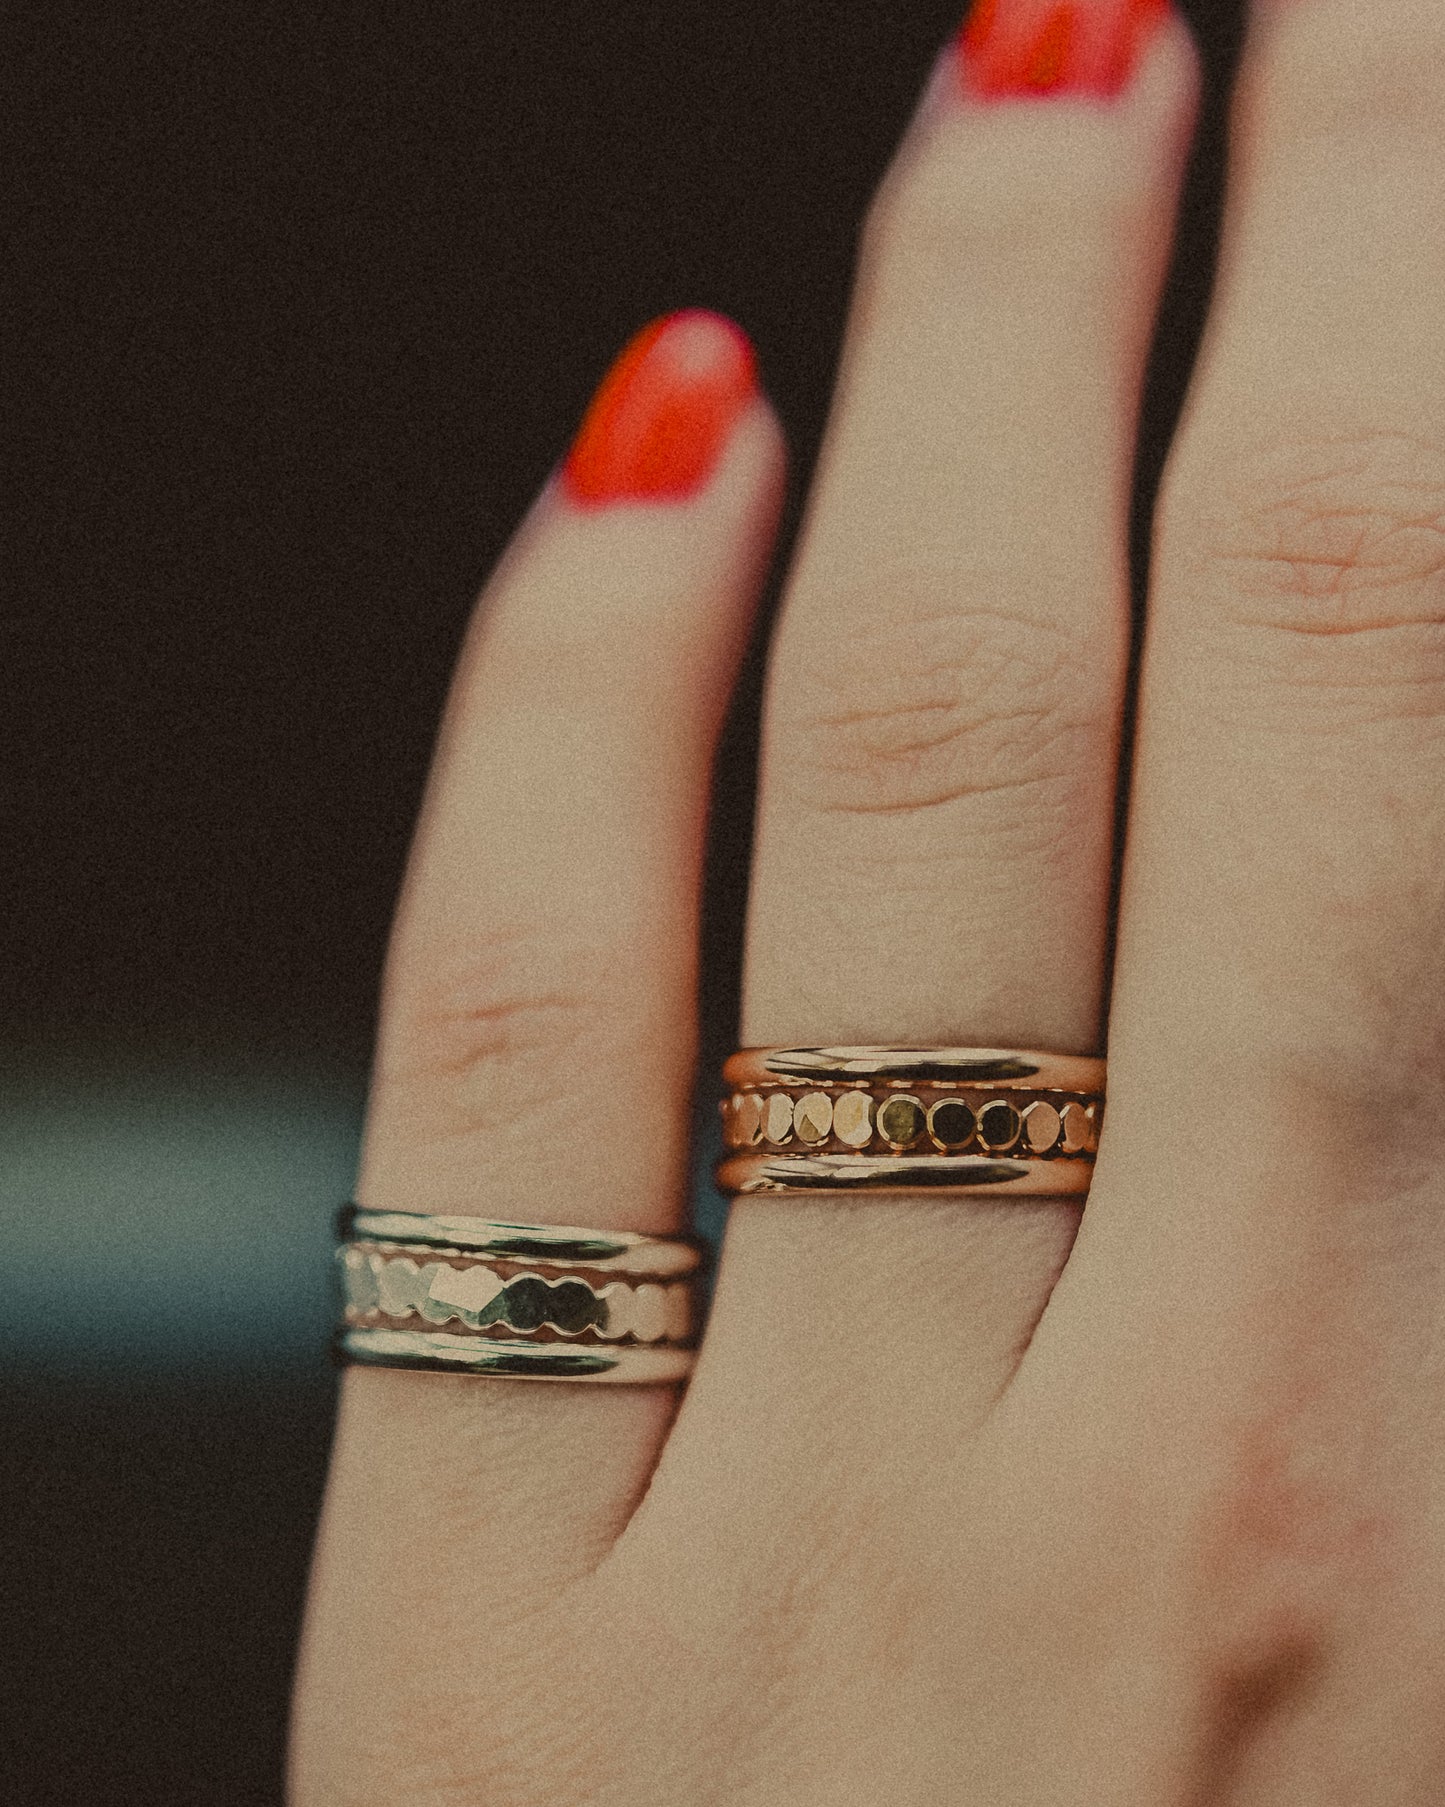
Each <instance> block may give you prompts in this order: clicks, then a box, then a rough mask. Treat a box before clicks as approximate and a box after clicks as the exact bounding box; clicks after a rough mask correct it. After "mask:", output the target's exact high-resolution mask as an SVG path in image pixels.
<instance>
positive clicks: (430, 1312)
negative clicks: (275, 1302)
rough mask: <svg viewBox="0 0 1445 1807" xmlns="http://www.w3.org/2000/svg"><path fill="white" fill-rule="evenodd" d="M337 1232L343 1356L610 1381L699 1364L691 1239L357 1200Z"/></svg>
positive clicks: (661, 1376) (682, 1371) (696, 1268)
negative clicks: (368, 1205)
mask: <svg viewBox="0 0 1445 1807" xmlns="http://www.w3.org/2000/svg"><path fill="white" fill-rule="evenodd" d="M340 1231H341V1238H342V1240H341V1246H340V1247H339V1248H338V1250H337V1252H336V1253H337V1267H338V1270H339V1276H340V1282H341V1296H342V1318H341V1325H340V1328H339V1329H338V1331H337V1337H336V1353H337V1354H338V1356H339V1357H340V1358H341V1359H342V1360H343V1361H348V1362H357V1363H361V1364H363V1365H365V1366H371V1367H391V1368H433V1369H441V1370H444V1371H447V1372H451V1373H458V1374H463V1373H465V1374H501V1375H509V1376H521V1377H526V1378H529V1379H537V1380H590V1381H612V1382H618V1381H623V1382H627V1381H631V1382H637V1381H670V1380H681V1379H683V1378H684V1377H685V1376H686V1374H687V1373H688V1370H689V1369H690V1367H691V1365H692V1350H693V1348H694V1347H695V1345H696V1339H697V1311H698V1303H699V1302H698V1297H697V1277H698V1275H699V1273H700V1271H701V1268H702V1259H703V1256H702V1249H701V1246H700V1245H699V1244H697V1243H694V1242H690V1241H687V1240H684V1239H682V1238H677V1239H670V1240H665V1239H663V1238H661V1237H653V1236H638V1235H632V1234H627V1233H623V1232H620V1231H616V1232H608V1231H596V1230H572V1229H563V1228H560V1227H557V1226H555V1225H546V1226H543V1225H533V1224H509V1223H497V1222H493V1221H492V1220H490V1219H486V1218H479V1217H433V1216H425V1215H422V1214H421V1213H419V1212H411V1211H366V1210H362V1209H360V1208H359V1207H358V1206H355V1205H349V1206H347V1208H346V1209H345V1210H344V1211H343V1212H342V1214H341V1223H340Z"/></svg>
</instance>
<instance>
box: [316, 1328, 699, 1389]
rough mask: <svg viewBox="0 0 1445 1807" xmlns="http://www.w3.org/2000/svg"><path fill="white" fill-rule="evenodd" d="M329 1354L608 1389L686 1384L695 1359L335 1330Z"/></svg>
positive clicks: (364, 1363) (670, 1352) (682, 1353)
mask: <svg viewBox="0 0 1445 1807" xmlns="http://www.w3.org/2000/svg"><path fill="white" fill-rule="evenodd" d="M335 1349H336V1354H337V1358H338V1359H339V1360H340V1361H342V1362H347V1363H354V1364H355V1365H357V1366H359V1367H368V1368H414V1369H421V1370H423V1371H424V1372H431V1373H433V1374H489V1375H493V1376H497V1377H500V1378H502V1379H505V1380H574V1381H575V1380H583V1381H591V1382H592V1383H593V1384H594V1385H597V1384H599V1383H600V1384H602V1385H608V1384H610V1385H612V1386H643V1385H653V1386H656V1385H660V1384H662V1383H663V1382H667V1381H678V1380H686V1379H687V1377H688V1375H689V1374H690V1373H691V1372H692V1364H693V1361H694V1359H695V1358H694V1353H693V1351H692V1350H691V1349H640V1348H636V1347H632V1346H629V1345H628V1344H625V1343H622V1344H613V1345H610V1346H602V1345H599V1346H597V1347H594V1348H586V1349H578V1348H573V1347H571V1346H570V1345H568V1344H566V1343H530V1342H527V1341H526V1340H525V1339H523V1338H515V1339H513V1338H508V1339H505V1340H504V1339H502V1338H500V1337H484V1336H447V1335H445V1334H443V1333H441V1332H439V1331H420V1330H341V1331H338V1332H337V1336H336V1343H335Z"/></svg>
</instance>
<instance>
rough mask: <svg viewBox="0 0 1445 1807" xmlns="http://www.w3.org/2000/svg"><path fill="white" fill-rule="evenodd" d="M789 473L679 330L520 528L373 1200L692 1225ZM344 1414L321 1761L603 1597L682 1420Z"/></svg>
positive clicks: (447, 797) (631, 1398)
mask: <svg viewBox="0 0 1445 1807" xmlns="http://www.w3.org/2000/svg"><path fill="white" fill-rule="evenodd" d="M781 476H782V460H781V450H780V439H779V435H778V431H777V428H776V425H775V422H774V419H773V416H772V413H771V411H770V410H769V408H768V407H767V405H766V403H765V402H764V401H763V400H762V399H761V398H760V396H759V394H758V392H757V389H756V385H755V381H754V376H753V363H752V355H751V352H750V350H749V349H748V347H747V345H746V341H745V340H743V338H742V336H741V334H740V333H738V332H737V330H736V329H735V328H733V327H731V326H730V325H729V324H728V323H726V322H723V321H720V320H719V319H718V318H717V317H716V316H710V315H699V314H685V315H681V316H674V317H673V318H672V319H671V320H670V321H668V322H664V323H660V324H659V325H657V326H655V327H654V328H652V329H649V331H648V332H647V333H645V334H644V335H642V336H641V337H640V338H639V340H637V341H635V342H634V344H633V346H632V347H631V348H629V351H628V352H627V353H625V354H624V356H623V358H622V360H621V361H620V362H619V364H618V366H617V367H616V368H615V369H614V372H613V374H612V376H611V377H610V378H609V381H608V383H607V384H605V385H604V387H603V389H602V391H601V392H600V394H599V397H598V399H597V401H596V402H595V403H594V405H593V409H592V412H591V413H590V414H589V416H588V419H587V421H586V423H584V427H583V430H582V433H581V435H580V437H579V440H578V442H577V445H576V446H575V447H574V450H573V452H572V454H571V457H570V458H569V461H568V463H567V465H566V466H565V467H564V470H563V472H562V474H561V476H560V478H559V479H558V480H557V481H555V482H554V483H553V484H552V485H550V486H549V488H548V489H547V491H546V492H545V493H544V495H543V497H542V499H541V501H540V502H539V503H538V505H537V506H536V508H535V509H534V511H533V512H532V514H531V516H530V517H529V518H528V520H527V522H526V524H525V525H524V527H523V528H522V530H521V532H520V533H519V535H518V536H517V539H516V541H515V542H514V544H513V546H512V547H511V549H510V551H509V552H508V554H507V556H506V558H505V559H504V561H503V564H502V566H501V568H500V570H499V571H498V573H497V575H496V577H495V578H494V579H493V581H492V583H491V585H490V586H489V588H488V590H487V592H486V594H485V595H484V597H483V599H482V602H481V605H480V607H479V609H478V611H477V616H476V619H475V622H474V624H473V628H472V631H471V633H470V635H469V637H468V641H467V644H466V647H465V650H464V652H463V655H462V660H461V664H460V668H459V671H458V674H457V677H456V681H455V685H454V688H453V692H452V696H451V699H450V702H449V704H448V707H447V713H446V721H445V725H444V728H443V732H442V736H441V742H440V746H439V749H438V752H437V758H436V764H435V769H434V771H433V775H432V779H431V783H430V787H429V790H428V794H427V798H426V803H425V807H424V809H423V813H422V819H421V824H420V828H419V830H418V834H417V838H416V844H415V847H414V849H413V853H412V857H411V862H410V866H409V870H408V875H407V880H406V886H405V891H404V895H403V899H402V903H401V907H400V911H399V914H398V918H397V924H396V929H395V934H394V940H393V945H392V950H391V954H390V958H389V963H388V969H387V978H386V986H385V995H384V1003H383V1010H382V1020H381V1029H380V1035H379V1043H378V1053H377V1062H376V1072H375V1081H374V1089H373V1096H372V1100H371V1108H370V1115H369V1121H368V1127H367V1133H366V1140H365V1151H364V1158H363V1162H362V1172H361V1179H360V1197H361V1198H362V1200H363V1202H364V1203H366V1204H369V1205H371V1206H373V1207H382V1208H393V1209H412V1210H425V1211H435V1212H463V1213H467V1212H470V1213H474V1214H477V1215H481V1216H488V1217H497V1218H504V1219H509V1220H513V1221H521V1222H528V1221H532V1222H562V1223H576V1224H580V1225H598V1226H610V1227H615V1228H628V1229H637V1230H644V1231H648V1232H665V1231H667V1230H669V1229H671V1228H673V1227H675V1226H676V1225H677V1224H678V1222H679V1218H680V1214H681V1212H682V1209H683V1204H684V1199H685V1188H684V1180H685V1160H686V1148H687V1129H688V1121H689V1115H690V1112H689V1103H690V1096H691V1087H692V1055H693V1040H694V1022H693V1012H694V990H695V960H696V955H695V941H696V917H697V902H698V897H697V893H698V875H699V867H700V861H701V853H702V845H703V836H704V825H705V817H706V806H707V789H708V777H709V767H710V762H711V758H712V752H713V745H714V741H715V738H716V735H717V733H718V730H719V726H720V723H721V720H722V716H723V712H724V709H725V706H726V702H727V696H728V690H729V686H730V683H731V680H732V677H733V674H734V672H735V669H736V666H737V663H738V660H739V658H740V656H741V652H742V648H743V646H744V643H745V640H746V637H747V632H748V625H749V619H750V613H751V609H752V606H753V603H754V600H755V595H756V590H757V585H758V580H759V576H760V573H761V571H762V569H763V566H764V563H765V561H766V558H767V555H768V551H769V549H770V545H771V539H772V533H773V527H774V522H775V518H776V512H777V506H778V501H779V495H780V488H781ZM343 1394H344V1397H343V1402H342V1411H341V1420H340V1427H339V1431H338V1437H337V1444H336V1450H335V1454H334V1458H333V1465H332V1475H331V1482H330V1490H329V1494H328V1503H327V1510H326V1521H325V1528H324V1534H323V1537H322V1542H321V1549H320V1556H319V1561H318V1571H317V1578H316V1583H315V1589H314V1595H313V1605H312V1614H311V1620H310V1629H309V1634H308V1650H309V1653H310V1663H309V1669H310V1674H311V1675H312V1676H313V1677H314V1680H313V1681H312V1682H310V1683H308V1685H307V1687H305V1688H303V1699H304V1700H306V1701H307V1702H309V1707H308V1718H307V1725H309V1727H310V1733H309V1736H310V1738H311V1740H312V1742H313V1743H314V1745H315V1747H316V1748H317V1749H318V1750H320V1751H321V1752H322V1753H323V1757H324V1758H325V1760H326V1761H331V1760H332V1759H335V1758H336V1757H337V1753H338V1751H339V1750H343V1749H347V1748H348V1747H347V1746H346V1737H347V1736H349V1735H354V1736H355V1738H356V1740H357V1746H356V1749H354V1750H350V1753H349V1754H348V1755H347V1757H346V1761H347V1762H354V1761H361V1760H362V1758H361V1757H359V1756H358V1755H357V1751H358V1750H359V1751H361V1752H364V1751H366V1750H370V1749H372V1748H373V1743H374V1738H373V1736H372V1735H371V1734H370V1733H368V1732H367V1731H366V1728H365V1726H364V1725H363V1723H362V1721H363V1720H364V1719H365V1717H366V1714H367V1711H368V1709H367V1697H368V1687H369V1685H370V1683H371V1682H372V1681H375V1680H376V1679H377V1677H376V1676H373V1675H372V1674H371V1672H370V1671H371V1665H372V1662H373V1660H374V1662H375V1664H377V1665H379V1668H380V1669H384V1671H385V1673H386V1676H388V1677H389V1678H391V1684H392V1685H389V1686H388V1685H384V1684H383V1685H381V1686H379V1688H378V1689H377V1691H376V1692H375V1694H374V1696H373V1698H374V1699H375V1700H377V1701H384V1702H390V1703H392V1704H394V1705H396V1706H397V1710H398V1711H404V1710H405V1703H404V1702H399V1701H398V1689H397V1687H396V1685H395V1678H396V1677H398V1676H408V1675H411V1676H412V1677H414V1678H418V1679H420V1678H423V1677H427V1676H431V1677H433V1679H434V1678H435V1673H436V1669H437V1663H438V1661H439V1660H445V1652H446V1651H447V1650H448V1649H449V1648H450V1649H452V1650H455V1649H459V1648H472V1647H474V1644H475V1633H474V1627H475V1626H477V1625H486V1626H487V1628H488V1630H489V1632H490V1633H492V1634H495V1633H496V1632H497V1631H498V1630H499V1629H500V1628H501V1627H502V1626H504V1625H505V1624H506V1623H507V1622H508V1621H509V1619H511V1618H514V1617H516V1616H519V1615H521V1614H524V1613H525V1612H527V1611H528V1610H529V1609H531V1608H532V1607H535V1606H536V1605H537V1604H538V1603H539V1602H540V1601H541V1600H543V1599H544V1598H545V1597H546V1596H547V1593H548V1590H549V1587H554V1586H556V1585H560V1584H561V1583H562V1582H563V1581H565V1580H566V1579H567V1578H569V1577H571V1576H574V1575H576V1574H579V1573H581V1572H584V1571H585V1570H586V1569H587V1568H588V1567H589V1565H591V1564H592V1563H594V1562H595V1561H596V1560H597V1558H598V1556H599V1555H600V1553H601V1552H602V1551H603V1550H604V1549H605V1548H606V1546H607V1543H608V1541H609V1540H610V1538H611V1536H612V1535H613V1534H614V1533H615V1532H616V1530H617V1529H618V1528H619V1527H620V1525H621V1523H622V1522H623V1521H624V1520H625V1518H626V1516H627V1513H628V1511H629V1510H630V1508H631V1506H632V1504H633V1503H634V1501H635V1499H636V1497H637V1495H638V1492H639V1490H640V1489H641V1487H642V1486H643V1485H644V1484H645V1480H646V1476H647V1474H648V1472H649V1468H650V1464H651V1460H652V1456H653V1453H654V1451H655V1448H656V1445H657V1441H658V1439H659V1438H660V1436H661V1435H662V1434H663V1431H664V1429H665V1427H666V1424H667V1422H668V1419H669V1417H670V1414H671V1411H672V1409H673V1405H674V1403H675V1396H674V1393H673V1391H672V1390H671V1389H668V1388H648V1387H641V1388H621V1389H616V1390H614V1389H604V1390H603V1391H602V1392H601V1393H599V1392H597V1391H596V1390H594V1389H591V1388H584V1389H572V1388H569V1387H566V1386H553V1387H545V1386H534V1385H533V1386H529V1385H525V1384H518V1383H506V1382H497V1381H491V1382H487V1381H479V1380H475V1379H471V1378H464V1377H452V1376H439V1375H429V1374H428V1375H421V1374H412V1373H404V1372H394V1371H384V1370H354V1371H352V1372H350V1373H349V1374H348V1375H347V1377H346V1381H345V1385H344V1388H343ZM519 1573H521V1574H525V1576H526V1577H527V1582H526V1586H525V1587H519V1586H518V1585H517V1583H516V1580H515V1577H516V1576H517V1575H518V1574H519ZM371 1651H374V1652H376V1653H377V1654H376V1655H375V1657H374V1659H373V1658H372V1657H369V1656H368V1655H367V1652H371ZM439 1653H441V1654H440V1655H439ZM400 1692H401V1693H403V1694H404V1693H405V1692H406V1690H405V1689H404V1688H403V1689H402V1690H400ZM381 1735H382V1734H381V1733H379V1732H378V1733H377V1734H376V1736H381ZM307 1738H308V1734H307V1732H306V1727H305V1726H303V1736H302V1745H303V1747H305V1748H308V1749H309V1748H311V1745H308V1742H307ZM320 1760H321V1759H318V1761H320ZM303 1767H304V1763H303ZM327 1773H333V1772H331V1771H327ZM343 1792H344V1790H343ZM325 1798H336V1796H335V1794H332V1795H328V1796H326V1797H325Z"/></svg>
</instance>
